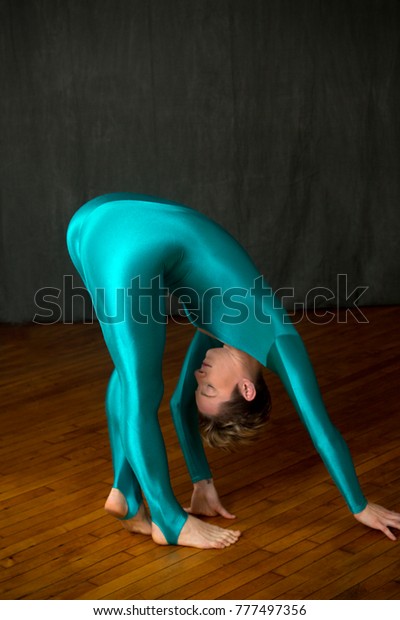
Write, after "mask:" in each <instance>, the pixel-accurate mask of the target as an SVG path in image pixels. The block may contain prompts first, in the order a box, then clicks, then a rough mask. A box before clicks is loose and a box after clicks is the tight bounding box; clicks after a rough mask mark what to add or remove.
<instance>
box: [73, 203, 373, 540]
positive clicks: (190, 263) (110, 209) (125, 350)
mask: <svg viewBox="0 0 400 620" xmlns="http://www.w3.org/2000/svg"><path fill="white" fill-rule="evenodd" d="M68 248H69V252H70V255H71V258H72V260H73V262H74V264H75V266H76V268H77V270H78V271H79V273H80V275H81V277H82V279H83V281H84V283H85V285H86V287H87V288H88V290H89V292H90V294H91V297H92V300H93V304H94V307H95V310H96V314H97V317H98V319H99V322H100V325H101V328H102V331H103V335H104V339H105V342H106V345H107V347H108V349H109V352H110V355H111V357H112V360H113V363H114V366H115V370H114V372H113V374H112V376H111V379H110V383H109V386H108V390H107V397H106V410H107V418H108V426H109V433H110V442H111V450H112V460H113V469H114V476H115V477H114V484H113V486H114V487H115V488H118V489H119V490H120V491H121V492H122V493H123V494H124V496H125V498H126V500H127V503H128V514H127V515H126V517H125V518H130V517H132V516H133V515H134V514H136V512H137V510H138V508H139V506H140V504H141V503H142V501H143V499H142V493H143V494H144V496H145V497H146V500H147V503H148V505H149V509H150V512H151V518H152V520H153V521H154V523H155V524H156V525H158V527H159V528H160V529H161V531H162V532H163V534H164V536H165V538H166V540H167V541H168V542H169V543H171V544H176V543H177V541H178V537H179V534H180V531H181V529H182V527H183V525H184V523H185V521H186V519H187V514H186V513H185V511H184V510H183V509H182V508H181V506H180V505H179V504H178V502H177V500H176V499H175V496H174V494H173V491H172V488H171V483H170V478H169V472H168V463H167V457H166V450H165V445H164V441H163V437H162V433H161V429H160V425H159V422H158V407H159V404H160V401H161V398H162V395H163V380H162V359H163V352H164V345H165V330H166V322H167V321H166V311H165V300H166V298H167V289H168V291H169V292H170V293H175V295H176V296H178V297H179V298H180V299H181V301H182V303H183V305H184V307H185V309H186V312H187V316H188V318H189V319H190V321H191V322H192V323H193V325H195V326H196V327H198V328H202V329H204V330H206V331H207V332H209V333H210V334H212V336H214V337H215V339H217V341H218V342H219V343H226V344H228V345H231V346H233V347H235V348H237V349H240V350H242V351H245V352H246V353H248V354H249V355H251V356H253V357H254V358H256V359H257V360H258V361H259V362H260V363H261V364H263V365H264V366H266V367H267V368H269V369H271V370H272V371H273V372H275V373H277V374H278V375H279V377H280V379H281V380H282V382H283V384H284V386H285V388H286V390H287V392H288V394H289V396H290V398H291V400H292V402H293V404H294V406H295V408H296V410H297V412H298V414H299V415H300V417H301V420H302V421H303V423H304V424H305V426H306V428H307V430H308V432H309V433H310V435H311V438H312V440H313V442H314V445H315V447H316V449H317V450H318V452H319V454H320V455H321V457H322V459H323V461H324V463H325V465H326V467H327V469H328V471H329V473H330V474H331V476H332V478H333V480H334V481H335V483H336V485H337V487H338V488H339V490H340V492H341V493H342V495H343V496H344V498H345V500H346V502H347V504H348V506H349V508H350V510H351V511H352V512H353V513H357V512H360V511H361V510H363V509H364V508H365V506H366V504H367V501H366V499H365V497H364V496H363V493H362V491H361V488H360V485H359V483H358V480H357V476H356V473H355V470H354V466H353V463H352V459H351V456H350V453H349V450H348V448H347V445H346V443H345V442H344V440H343V438H342V437H341V435H340V433H339V432H338V430H337V429H336V428H335V427H334V426H333V425H332V423H331V421H330V419H329V416H328V414H327V412H326V409H325V407H324V404H323V402H322V398H321V395H320V391H319V388H318V385H317V381H316V378H315V375H314V372H313V369H312V366H311V363H310V361H309V358H308V355H307V353H306V350H305V348H304V345H303V343H302V340H301V338H300V336H299V335H298V333H297V331H296V330H295V328H294V326H293V325H292V324H291V323H290V320H289V317H288V316H287V314H286V312H285V311H284V309H283V308H282V306H281V304H279V303H278V300H277V299H276V298H275V297H274V296H273V295H272V293H271V291H270V289H269V287H268V285H267V284H266V282H265V280H264V279H263V278H262V276H261V275H260V273H259V272H258V270H257V269H256V267H255V265H254V264H253V262H252V261H251V259H250V258H249V256H248V255H247V253H246V252H245V250H244V249H243V248H242V247H241V246H240V245H239V244H238V243H237V242H236V241H235V240H234V239H233V238H232V237H231V236H230V235H229V234H228V233H227V232H226V231H225V230H224V229H223V228H221V227H220V226H218V225H217V224H216V223H215V222H213V221H211V220H210V219H208V218H207V217H205V216H204V215H202V214H201V213H198V212H197V211H195V210H193V209H190V208H188V207H185V206H182V205H179V204H175V203H171V202H166V201H162V200H160V199H158V198H157V199H153V198H150V197H142V196H137V195H135V194H123V193H121V194H110V195H106V196H101V197H99V198H95V199H94V200H91V201H89V202H88V203H86V204H85V205H84V206H83V207H81V209H79V211H77V213H76V214H75V215H74V217H73V218H72V220H71V222H70V226H69V229H68ZM215 346H218V344H216V341H215V340H214V339H212V338H210V336H208V335H206V334H205V333H203V332H202V331H196V332H195V335H194V338H193V340H192V342H191V345H190V347H189V350H188V352H187V354H186V357H185V360H184V363H183V368H182V371H181V374H180V378H179V381H178V384H177V387H176V390H175V392H174V394H173V397H172V399H171V411H172V415H173V419H174V424H175V428H176V431H177V434H178V438H179V441H180V445H181V448H182V451H183V454H184V457H185V460H186V463H187V466H188V469H189V473H190V476H191V479H192V481H193V482H197V481H199V480H203V479H206V478H211V477H212V474H211V472H210V469H209V466H208V463H207V459H206V456H205V453H204V449H203V445H202V441H201V438H200V435H199V431H198V417H197V409H196V403H195V389H196V387H197V383H196V380H195V377H194V371H195V370H197V369H198V368H200V366H201V363H202V361H203V359H204V356H205V353H206V351H207V350H208V349H210V348H212V347H215Z"/></svg>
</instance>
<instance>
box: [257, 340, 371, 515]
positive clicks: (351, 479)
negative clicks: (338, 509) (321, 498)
mask: <svg viewBox="0 0 400 620" xmlns="http://www.w3.org/2000/svg"><path fill="white" fill-rule="evenodd" d="M267 366H268V368H270V369H271V370H273V371H274V372H276V373H277V374H278V375H279V377H280V379H281V381H282V383H283V384H284V386H285V388H286V391H287V392H288V394H289V396H290V398H291V400H292V402H293V404H294V406H295V408H296V410H297V412H298V414H299V416H300V418H301V420H302V422H303V423H304V425H305V426H306V428H307V430H308V432H309V434H310V436H311V439H312V441H313V443H314V446H315V448H316V449H317V451H318V453H319V454H320V456H321V458H322V460H323V461H324V463H325V466H326V468H327V469H328V471H329V473H330V475H331V476H332V478H333V480H334V482H335V484H336V486H337V487H338V489H339V491H340V492H341V493H342V495H343V497H344V499H345V500H346V502H347V505H348V507H349V509H350V510H351V512H353V513H360V512H361V511H363V510H364V509H365V507H366V505H367V500H366V499H365V497H364V495H363V493H362V491H361V487H360V484H359V482H358V479H357V475H356V472H355V469H354V465H353V461H352V458H351V455H350V452H349V449H348V447H347V444H346V443H345V441H344V439H343V437H342V436H341V434H340V433H339V431H338V430H337V429H336V428H335V426H334V425H333V424H332V422H331V420H330V418H329V416H328V413H327V411H326V409H325V405H324V403H323V401H322V397H321V393H320V390H319V387H318V383H317V379H316V377H315V374H314V370H313V368H312V365H311V362H310V360H309V357H308V355H307V352H306V349H305V347H304V344H303V341H302V339H301V338H300V336H299V335H298V334H296V335H288V336H279V337H278V338H276V340H275V342H274V344H273V345H272V347H271V350H270V352H269V354H268V361H267Z"/></svg>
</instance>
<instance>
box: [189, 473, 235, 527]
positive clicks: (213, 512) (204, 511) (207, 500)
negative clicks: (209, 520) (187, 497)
mask: <svg viewBox="0 0 400 620" xmlns="http://www.w3.org/2000/svg"><path fill="white" fill-rule="evenodd" d="M185 510H186V512H188V513H189V514H192V515H203V516H205V517H215V516H217V515H221V517H224V518H225V519H235V518H236V517H235V515H233V514H231V513H230V512H228V511H227V510H226V509H225V508H224V507H223V505H222V504H221V501H220V499H219V497H218V493H217V489H216V488H215V486H214V482H213V480H211V479H210V480H200V482H195V483H194V485H193V493H192V499H191V502H190V506H189V508H185Z"/></svg>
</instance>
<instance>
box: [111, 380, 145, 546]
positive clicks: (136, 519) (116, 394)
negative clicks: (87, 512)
mask: <svg viewBox="0 0 400 620" xmlns="http://www.w3.org/2000/svg"><path fill="white" fill-rule="evenodd" d="M106 412H107V421H108V431H109V436H110V444H111V456H112V462H113V470H114V483H113V488H112V489H111V492H110V494H109V496H108V498H107V501H106V504H105V509H106V510H107V512H109V513H110V514H111V515H113V516H114V517H117V518H118V519H121V520H122V525H123V526H124V528H125V529H127V530H129V531H130V532H138V533H141V534H151V522H150V519H149V517H148V515H147V512H146V509H145V507H144V504H143V497H142V492H141V489H140V486H139V482H138V481H137V478H136V476H135V474H134V472H133V470H132V468H131V466H130V465H129V462H128V460H127V458H126V456H125V452H124V449H123V447H122V443H121V436H120V428H119V427H120V415H121V388H120V385H119V378H118V373H117V371H116V370H114V372H113V373H112V375H111V378H110V382H109V384H108V389H107V396H106Z"/></svg>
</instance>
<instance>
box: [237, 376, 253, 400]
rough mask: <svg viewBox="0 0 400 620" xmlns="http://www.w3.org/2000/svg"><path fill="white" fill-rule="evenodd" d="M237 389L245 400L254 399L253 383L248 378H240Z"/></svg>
mask: <svg viewBox="0 0 400 620" xmlns="http://www.w3.org/2000/svg"><path fill="white" fill-rule="evenodd" d="M238 387H239V391H240V393H241V395H242V396H243V398H244V399H245V400H249V401H250V400H254V399H255V397H256V388H255V385H254V383H253V382H252V381H250V379H242V380H241V381H239V383H238Z"/></svg>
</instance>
